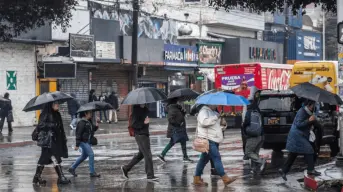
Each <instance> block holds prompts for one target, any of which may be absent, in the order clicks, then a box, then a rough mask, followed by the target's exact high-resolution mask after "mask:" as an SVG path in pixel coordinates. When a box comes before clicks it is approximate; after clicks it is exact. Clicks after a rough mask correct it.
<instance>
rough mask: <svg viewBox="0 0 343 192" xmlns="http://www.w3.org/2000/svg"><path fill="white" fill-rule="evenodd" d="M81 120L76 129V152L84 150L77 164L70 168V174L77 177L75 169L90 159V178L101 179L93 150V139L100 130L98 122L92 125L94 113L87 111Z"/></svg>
mask: <svg viewBox="0 0 343 192" xmlns="http://www.w3.org/2000/svg"><path fill="white" fill-rule="evenodd" d="M80 118H81V120H80V121H79V122H78V123H77V127H76V133H75V135H76V146H75V150H79V148H81V149H82V152H81V156H80V157H79V158H77V160H76V161H75V163H73V164H72V166H71V167H70V168H69V170H68V171H69V173H71V174H72V175H73V176H74V177H77V175H76V173H75V169H76V168H77V167H78V166H79V165H80V164H81V163H82V162H83V161H84V160H86V159H87V157H88V159H89V160H88V164H89V172H90V177H100V174H97V173H96V172H95V170H94V152H93V149H92V144H91V138H92V137H94V133H95V131H97V130H98V128H99V125H98V122H96V124H95V125H93V123H92V111H86V112H82V113H80Z"/></svg>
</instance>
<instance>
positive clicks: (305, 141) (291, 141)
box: [279, 101, 321, 181]
mask: <svg viewBox="0 0 343 192" xmlns="http://www.w3.org/2000/svg"><path fill="white" fill-rule="evenodd" d="M314 108H315V102H314V101H308V102H307V104H306V106H304V107H302V108H300V109H299V111H298V113H297V115H296V116H295V118H294V121H293V125H292V127H291V130H290V132H289V134H288V138H287V145H286V149H287V150H288V152H289V154H288V158H287V161H286V162H285V164H284V166H283V168H282V169H280V170H279V173H280V174H281V177H282V178H283V179H284V180H285V181H287V178H286V174H287V173H288V172H289V170H290V169H291V166H292V165H293V163H294V161H295V159H296V158H297V156H298V155H300V154H302V155H304V157H305V161H306V162H307V174H309V175H314V176H319V175H321V173H320V172H317V171H316V170H315V169H314V150H313V147H312V146H311V143H310V140H309V139H310V131H311V127H312V126H313V124H314V123H315V120H316V119H315V116H314V114H313V112H314Z"/></svg>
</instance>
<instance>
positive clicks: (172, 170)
mask: <svg viewBox="0 0 343 192" xmlns="http://www.w3.org/2000/svg"><path fill="white" fill-rule="evenodd" d="M164 126H165V125H158V126H157V127H159V128H158V130H165V129H164V128H163V127H164ZM153 130H155V129H153ZM72 132H73V131H70V133H69V134H72ZM100 132H101V131H100ZM102 132H103V133H105V132H106V131H102ZM114 132H120V131H114ZM188 132H189V136H190V141H189V142H188V143H187V148H188V154H189V156H190V158H191V159H192V160H194V161H195V162H194V163H183V162H182V151H181V147H180V145H178V144H176V145H175V146H174V148H172V149H171V150H170V151H169V153H168V154H167V156H166V160H167V163H164V164H163V163H162V162H161V161H160V160H158V158H157V155H159V154H160V153H161V151H162V150H163V148H164V146H165V145H166V144H167V143H168V142H169V139H167V138H166V137H165V133H164V132H160V133H159V132H156V133H154V134H152V135H151V137H150V140H151V146H152V154H153V159H154V169H155V174H156V176H158V177H159V178H160V181H159V182H147V181H146V179H145V178H146V175H145V170H144V161H142V162H141V163H139V164H138V165H137V166H136V167H134V168H133V169H132V170H131V172H130V173H129V177H130V179H129V180H125V179H124V178H123V177H122V173H121V171H120V166H121V165H124V164H125V163H128V162H129V160H130V159H131V158H132V156H133V155H134V154H135V153H136V152H137V146H136V143H135V140H134V138H132V137H129V136H128V134H120V133H112V135H110V137H105V138H99V139H98V140H99V145H98V146H94V153H95V169H96V171H97V172H98V173H100V174H101V178H90V177H89V171H88V162H87V161H86V162H84V163H82V164H81V165H80V166H79V168H78V169H77V170H76V172H77V174H78V177H76V178H73V177H72V176H71V175H70V174H69V173H68V172H67V169H68V167H69V166H70V165H71V164H72V163H73V162H74V161H75V159H76V158H77V157H78V156H79V154H80V153H79V152H78V151H74V150H72V145H73V143H74V140H73V139H71V138H69V139H68V147H69V158H68V159H64V160H63V167H64V173H65V175H66V176H67V177H68V178H70V179H71V184H70V185H66V186H57V185H56V180H57V175H56V174H55V172H54V170H53V168H52V166H48V167H46V168H45V169H44V172H43V175H42V177H43V179H46V180H47V185H46V186H44V187H42V186H41V187H36V186H33V185H32V178H33V175H34V172H35V168H36V163H37V160H38V158H39V155H40V148H38V147H37V146H35V145H29V146H23V147H12V148H3V149H0V153H1V156H0V164H1V166H0V191H12V192H29V191H177V192H179V191H180V192H181V191H212V192H213V191H239V192H241V191H242V192H243V191H266V192H268V191H270V192H276V191H277V192H286V191H287V192H289V191H305V190H304V189H303V188H302V187H301V186H300V184H299V183H298V182H297V179H301V178H302V174H301V171H302V170H303V168H304V166H303V164H302V163H301V162H302V160H301V159H300V160H299V162H300V163H297V166H294V167H295V170H296V171H297V172H298V173H294V171H293V174H294V176H292V174H291V175H289V176H288V179H289V180H288V182H284V181H283V180H282V179H281V178H280V177H279V176H278V175H277V173H276V169H273V170H267V172H266V175H263V176H261V177H253V176H252V175H251V174H250V173H249V169H248V168H247V165H245V166H244V165H243V161H242V158H243V151H242V143H241V138H240V130H239V129H229V130H227V131H226V132H225V140H224V142H223V143H221V144H220V152H221V155H222V161H223V164H224V168H225V171H226V172H227V173H228V174H229V175H239V176H241V177H240V178H239V179H238V180H237V181H235V182H234V183H232V184H231V185H229V186H227V187H224V185H223V183H222V181H221V180H220V178H211V176H210V170H209V169H210V164H208V165H207V167H206V169H205V170H204V175H203V176H202V178H203V179H204V181H206V182H208V183H209V186H208V187H207V188H205V187H204V188H201V187H200V188H199V187H194V186H193V185H192V181H193V174H194V170H195V166H196V161H197V160H198V158H199V153H198V152H195V151H194V150H193V149H192V147H191V145H192V143H191V141H192V138H193V136H194V129H189V131H188ZM14 134H15V133H14ZM4 142H6V140H4ZM260 154H261V155H262V156H264V157H266V158H271V151H270V150H261V153H260ZM299 164H300V166H298V165H299ZM299 167H301V168H299Z"/></svg>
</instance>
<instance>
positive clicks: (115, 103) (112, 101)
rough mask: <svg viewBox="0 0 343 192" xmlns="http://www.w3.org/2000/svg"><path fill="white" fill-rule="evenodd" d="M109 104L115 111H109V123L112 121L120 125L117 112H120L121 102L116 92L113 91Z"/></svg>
mask: <svg viewBox="0 0 343 192" xmlns="http://www.w3.org/2000/svg"><path fill="white" fill-rule="evenodd" d="M108 103H109V104H111V105H112V106H113V109H112V110H110V111H109V123H111V122H112V121H114V122H115V123H118V116H117V111H118V110H119V102H118V97H117V96H116V92H114V91H112V93H111V95H110V96H109V97H108Z"/></svg>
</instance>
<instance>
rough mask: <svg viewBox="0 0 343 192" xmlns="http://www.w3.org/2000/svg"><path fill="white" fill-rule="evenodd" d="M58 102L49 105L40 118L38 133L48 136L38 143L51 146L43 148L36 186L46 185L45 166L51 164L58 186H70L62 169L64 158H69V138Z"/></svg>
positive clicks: (35, 180)
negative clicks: (43, 142)
mask: <svg viewBox="0 0 343 192" xmlns="http://www.w3.org/2000/svg"><path fill="white" fill-rule="evenodd" d="M58 110H59V104H58V102H54V103H52V102H50V103H47V104H46V105H45V107H44V109H43V111H42V113H41V115H40V116H39V122H38V125H37V131H38V132H39V135H41V133H42V132H47V133H48V134H46V135H44V137H43V138H42V137H38V143H39V142H40V140H48V141H49V142H48V143H49V145H47V146H42V153H41V156H40V158H39V160H38V165H37V169H36V174H35V176H34V178H33V183H34V184H45V183H46V181H45V180H43V179H42V178H41V174H42V172H43V169H44V166H45V165H49V164H51V163H53V164H54V168H55V171H56V173H57V175H58V180H57V183H58V184H68V183H70V180H68V179H67V178H66V177H65V176H64V174H63V172H62V167H61V162H62V157H63V158H68V148H67V137H66V135H65V132H64V128H63V122H62V117H61V114H60V113H59V112H58Z"/></svg>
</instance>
